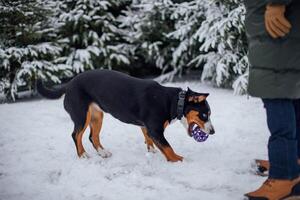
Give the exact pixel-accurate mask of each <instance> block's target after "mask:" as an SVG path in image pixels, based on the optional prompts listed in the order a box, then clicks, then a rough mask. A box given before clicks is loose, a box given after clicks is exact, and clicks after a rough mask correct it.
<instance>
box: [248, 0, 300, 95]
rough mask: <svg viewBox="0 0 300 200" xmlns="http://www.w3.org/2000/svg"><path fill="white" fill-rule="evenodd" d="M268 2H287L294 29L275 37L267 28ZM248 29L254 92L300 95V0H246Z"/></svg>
mask: <svg viewBox="0 0 300 200" xmlns="http://www.w3.org/2000/svg"><path fill="white" fill-rule="evenodd" d="M267 3H278V4H285V5H287V9H286V17H287V19H288V20H289V21H290V22H291V24H292V28H291V32H290V33H289V34H287V35H286V36H285V37H283V38H280V39H273V38H271V36H269V34H268V33H267V32H266V29H265V24H264V12H265V8H266V4H267ZM245 5H246V10H247V13H246V22H245V24H246V33H247V38H248V42H249V55H248V58H249V61H250V65H251V66H250V69H249V85H248V92H249V94H250V95H251V96H255V97H261V98H271V99H273V98H288V99H297V98H300V0H245Z"/></svg>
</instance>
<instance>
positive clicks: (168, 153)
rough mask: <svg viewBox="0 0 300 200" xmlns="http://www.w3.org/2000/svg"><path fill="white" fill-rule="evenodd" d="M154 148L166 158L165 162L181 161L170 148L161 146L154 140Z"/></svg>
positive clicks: (181, 158)
mask: <svg viewBox="0 0 300 200" xmlns="http://www.w3.org/2000/svg"><path fill="white" fill-rule="evenodd" d="M154 144H155V146H157V148H158V149H159V150H160V151H161V152H162V154H163V155H164V156H165V157H166V159H167V161H170V162H177V161H182V160H183V157H182V156H180V155H177V154H176V153H175V152H174V150H173V149H172V147H171V146H162V145H161V144H160V143H159V142H157V141H155V140H154Z"/></svg>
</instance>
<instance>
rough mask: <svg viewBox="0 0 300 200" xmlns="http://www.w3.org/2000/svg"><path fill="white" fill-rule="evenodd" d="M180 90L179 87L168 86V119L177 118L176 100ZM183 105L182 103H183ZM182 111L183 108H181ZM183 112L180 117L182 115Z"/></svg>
mask: <svg viewBox="0 0 300 200" xmlns="http://www.w3.org/2000/svg"><path fill="white" fill-rule="evenodd" d="M181 91H182V89H181V88H170V90H169V97H170V105H171V107H170V119H169V121H172V120H176V119H178V101H179V93H180V92H181ZM183 106H184V105H183ZM182 112H183V108H182ZM183 114H184V113H182V115H181V116H180V117H182V116H183Z"/></svg>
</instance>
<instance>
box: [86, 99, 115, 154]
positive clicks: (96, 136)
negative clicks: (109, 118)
mask: <svg viewBox="0 0 300 200" xmlns="http://www.w3.org/2000/svg"><path fill="white" fill-rule="evenodd" d="M89 110H90V111H91V121H90V129H91V133H90V137H89V139H90V141H91V142H92V144H93V146H94V148H95V149H96V151H97V152H98V154H99V155H100V156H101V157H103V158H108V157H110V156H111V155H112V154H111V153H110V152H109V151H107V150H105V149H104V147H103V146H102V144H101V142H100V131H101V128H102V122H103V112H102V111H101V110H100V109H99V107H98V106H95V104H93V103H92V104H91V105H90V106H89Z"/></svg>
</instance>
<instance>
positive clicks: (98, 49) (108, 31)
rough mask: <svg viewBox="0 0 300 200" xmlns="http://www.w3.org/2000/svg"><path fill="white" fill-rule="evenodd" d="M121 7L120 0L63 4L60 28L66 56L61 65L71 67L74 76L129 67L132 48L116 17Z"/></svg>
mask: <svg viewBox="0 0 300 200" xmlns="http://www.w3.org/2000/svg"><path fill="white" fill-rule="evenodd" d="M120 5H121V3H120V2H119V1H118V0H101V1H98V0H68V1H63V2H61V3H60V5H59V7H60V12H59V13H58V20H57V24H58V27H57V29H58V35H59V36H58V45H59V46H61V47H62V48H63V53H62V56H61V58H60V59H59V62H60V63H65V64H67V65H68V66H70V67H71V68H72V71H73V72H74V73H80V72H83V71H85V70H88V69H94V68H108V69H112V68H115V67H117V66H119V65H123V64H129V59H128V58H127V55H128V49H126V48H125V47H126V46H125V45H124V44H123V43H122V37H121V30H119V28H118V26H117V23H118V22H117V20H116V17H115V16H114V15H113V14H115V13H116V11H118V9H116V8H118V6H120ZM118 12H119V11H118ZM119 13H120V12H119ZM117 14H118V13H117Z"/></svg>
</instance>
